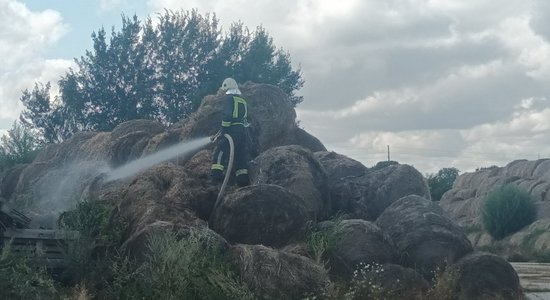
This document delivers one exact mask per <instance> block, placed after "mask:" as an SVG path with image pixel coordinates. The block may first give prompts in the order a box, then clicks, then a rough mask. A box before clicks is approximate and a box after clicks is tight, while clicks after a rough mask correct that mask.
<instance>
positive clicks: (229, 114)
mask: <svg viewBox="0 0 550 300" xmlns="http://www.w3.org/2000/svg"><path fill="white" fill-rule="evenodd" d="M222 114H223V117H222V124H221V125H222V136H221V137H220V139H219V142H218V147H217V148H216V151H214V157H213V161H212V176H213V177H214V178H215V179H216V180H222V179H223V176H224V171H225V170H226V169H227V164H228V162H229V151H230V149H229V141H228V140H227V138H225V137H224V136H223V134H226V133H227V134H229V135H230V136H231V138H233V143H234V146H235V154H234V160H233V161H234V163H233V168H232V170H234V171H235V177H236V180H237V184H239V186H245V185H248V184H249V183H250V182H249V178H248V163H247V161H246V150H247V148H246V133H245V130H246V128H245V124H246V117H247V115H248V108H247V104H246V100H244V99H243V98H242V97H241V95H236V94H226V95H225V97H224V99H223V111H222Z"/></svg>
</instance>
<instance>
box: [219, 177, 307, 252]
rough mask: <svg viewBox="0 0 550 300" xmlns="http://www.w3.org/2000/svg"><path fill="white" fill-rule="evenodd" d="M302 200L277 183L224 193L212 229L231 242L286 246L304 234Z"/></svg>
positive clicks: (305, 217)
mask: <svg viewBox="0 0 550 300" xmlns="http://www.w3.org/2000/svg"><path fill="white" fill-rule="evenodd" d="M302 202H303V200H302V199H300V198H299V197H297V196H296V195H294V194H292V193H290V192H288V191H286V190H285V189H283V188H282V187H280V186H277V185H268V184H261V185H253V186H247V187H244V188H240V189H237V190H236V191H234V192H233V193H231V194H228V195H227V196H225V198H224V200H223V202H222V204H221V205H220V206H219V207H217V208H216V210H215V211H214V214H213V217H212V219H211V224H212V228H213V229H214V230H216V231H217V232H218V233H220V234H221V235H222V236H223V237H225V238H226V239H227V240H228V241H230V242H232V243H246V244H263V245H267V246H275V247H279V246H284V245H286V244H287V243H288V242H290V241H292V240H296V239H298V238H300V237H302V236H303V233H304V230H305V224H306V222H307V220H308V217H307V214H306V209H305V206H304V205H303V203H302Z"/></svg>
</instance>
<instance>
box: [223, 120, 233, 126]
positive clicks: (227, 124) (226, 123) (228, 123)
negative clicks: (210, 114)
mask: <svg viewBox="0 0 550 300" xmlns="http://www.w3.org/2000/svg"><path fill="white" fill-rule="evenodd" d="M229 126H231V122H227V121H222V127H229Z"/></svg>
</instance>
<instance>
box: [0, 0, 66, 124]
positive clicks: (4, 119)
mask: <svg viewBox="0 0 550 300" xmlns="http://www.w3.org/2000/svg"><path fill="white" fill-rule="evenodd" d="M67 31H68V26H67V25H66V24H65V23H63V19H62V17H61V15H60V14H59V13H58V12H56V11H53V10H44V11H40V12H34V11H30V10H29V9H28V8H27V7H26V6H25V5H24V4H22V3H20V2H18V1H13V0H1V1H0V101H1V105H2V110H1V111H0V127H1V129H7V128H10V127H11V123H12V122H13V120H15V119H16V118H17V117H18V115H19V113H20V111H21V108H22V107H21V103H20V102H19V98H20V96H21V91H22V90H24V89H32V88H33V86H34V83H35V82H37V81H41V82H44V83H45V82H47V81H52V84H53V85H54V87H53V88H56V87H55V83H56V82H57V80H58V79H59V76H60V75H61V74H62V73H63V71H65V70H66V69H67V67H68V66H71V65H72V64H73V62H72V61H68V60H59V59H49V60H48V59H44V58H43V57H42V53H43V52H44V50H45V49H46V48H47V47H50V46H52V45H54V44H55V43H56V42H58V41H59V39H60V38H61V37H62V36H63V35H64V34H65V33H67Z"/></svg>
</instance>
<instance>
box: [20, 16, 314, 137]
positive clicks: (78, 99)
mask: <svg viewBox="0 0 550 300" xmlns="http://www.w3.org/2000/svg"><path fill="white" fill-rule="evenodd" d="M92 40H93V49H92V50H88V51H86V53H85V55H84V56H82V57H81V58H80V59H76V60H75V61H76V64H77V66H78V67H77V68H76V69H69V70H68V71H67V73H66V74H65V75H64V76H62V78H61V80H60V81H59V87H60V92H59V94H58V95H56V96H54V97H53V99H50V96H49V94H50V84H49V83H48V84H46V85H43V84H37V85H36V86H35V88H34V89H33V90H32V91H28V90H26V91H24V92H23V96H22V97H21V101H22V102H23V104H24V106H25V107H26V109H25V110H24V111H23V113H22V115H21V120H22V122H23V124H25V125H26V126H28V127H30V128H36V129H39V130H40V132H41V133H42V134H43V135H44V138H45V139H46V140H47V141H48V142H59V141H62V140H64V139H66V138H67V137H69V136H70V135H71V134H73V133H75V132H78V131H89V130H93V131H108V130H112V129H113V128H114V127H115V126H117V125H118V124H120V123H122V122H125V121H128V120H132V119H138V118H142V119H155V120H159V121H161V122H164V123H166V124H170V123H174V122H176V121H178V120H180V119H182V118H185V117H186V116H187V115H189V114H190V113H192V112H193V111H195V110H196V109H197V107H198V105H199V104H200V101H201V99H202V98H203V97H204V96H206V95H208V94H211V93H215V92H216V91H217V90H218V88H219V86H220V82H221V81H222V80H223V78H224V77H228V76H231V77H235V78H236V79H237V80H238V81H240V82H246V81H254V82H258V83H270V84H274V85H278V86H279V87H280V88H281V89H283V90H284V91H285V92H286V93H288V95H289V96H290V99H291V101H292V103H293V104H294V105H296V104H298V103H300V102H301V101H302V98H301V97H297V96H296V95H295V92H296V91H297V90H298V89H300V88H301V87H302V86H303V84H304V81H303V80H302V77H301V73H300V70H299V69H298V70H295V69H293V68H292V64H291V59H290V55H289V54H288V52H285V51H284V50H282V49H277V48H276V47H275V45H274V43H273V39H272V38H271V37H270V36H269V34H268V33H267V31H266V30H265V29H264V28H262V27H258V28H256V30H255V31H254V32H250V31H249V30H248V28H246V27H245V26H244V25H243V24H242V23H235V24H233V25H232V26H231V27H230V28H229V30H228V32H226V33H222V30H221V29H220V27H219V22H218V19H217V18H216V16H215V15H209V14H207V15H204V16H203V15H201V14H199V13H198V12H197V11H196V10H192V11H178V12H172V11H165V12H164V14H162V15H159V17H158V21H157V22H153V20H151V18H148V19H147V20H146V21H145V22H143V23H142V22H140V21H139V20H138V18H137V17H136V16H134V17H132V18H128V17H125V16H122V27H121V29H120V30H119V31H116V30H115V29H114V28H113V29H112V30H111V33H110V37H108V35H107V32H106V31H105V30H104V29H103V28H101V29H99V30H98V31H97V32H93V33H92Z"/></svg>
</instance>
